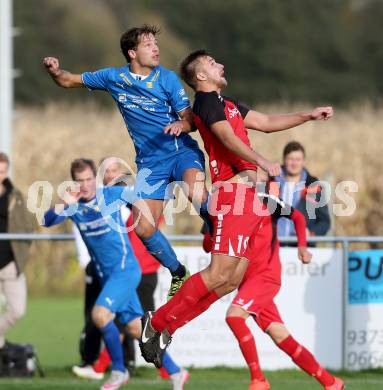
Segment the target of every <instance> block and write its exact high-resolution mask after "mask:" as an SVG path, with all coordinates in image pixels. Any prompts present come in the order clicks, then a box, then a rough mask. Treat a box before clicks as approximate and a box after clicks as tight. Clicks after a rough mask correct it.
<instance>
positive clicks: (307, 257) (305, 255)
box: [298, 246, 313, 264]
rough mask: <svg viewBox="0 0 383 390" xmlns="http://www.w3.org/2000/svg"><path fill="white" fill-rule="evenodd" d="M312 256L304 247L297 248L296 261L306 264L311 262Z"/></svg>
mask: <svg viewBox="0 0 383 390" xmlns="http://www.w3.org/2000/svg"><path fill="white" fill-rule="evenodd" d="M312 257H313V255H312V253H311V252H309V251H308V250H307V248H306V247H305V246H300V247H298V259H299V260H300V261H301V262H302V263H303V264H308V263H310V262H311V259H312Z"/></svg>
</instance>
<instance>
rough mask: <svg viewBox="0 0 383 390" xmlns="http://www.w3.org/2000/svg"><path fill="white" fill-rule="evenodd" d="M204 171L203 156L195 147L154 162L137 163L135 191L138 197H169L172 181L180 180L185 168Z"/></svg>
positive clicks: (171, 193)
mask: <svg viewBox="0 0 383 390" xmlns="http://www.w3.org/2000/svg"><path fill="white" fill-rule="evenodd" d="M191 168H195V169H198V170H200V171H201V172H205V156H204V154H203V152H202V151H201V150H199V149H196V148H185V149H184V150H183V151H181V152H179V153H177V154H175V155H173V156H170V157H169V158H166V159H164V160H163V161H157V162H155V163H143V164H139V163H138V164H137V170H138V172H137V178H136V187H135V193H136V196H137V197H138V199H161V200H164V199H170V198H172V197H173V186H172V185H171V183H172V182H174V181H176V182H177V181H182V178H183V175H184V173H185V171H186V170H187V169H191Z"/></svg>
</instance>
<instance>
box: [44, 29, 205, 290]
mask: <svg viewBox="0 0 383 390" xmlns="http://www.w3.org/2000/svg"><path fill="white" fill-rule="evenodd" d="M158 32H159V30H158V28H157V27H155V26H148V25H144V26H142V27H138V28H137V27H135V28H132V29H130V30H128V31H127V32H125V33H124V34H123V35H122V37H121V40H120V46H121V50H122V53H123V55H124V56H125V58H126V60H127V62H128V64H127V65H125V66H123V67H120V68H105V69H101V70H98V71H95V72H85V73H83V74H73V73H70V72H68V71H65V70H62V69H60V65H59V61H58V60H57V59H56V58H53V57H47V58H45V59H44V65H45V67H46V69H47V71H48V73H49V74H50V75H51V77H52V78H53V80H54V81H55V82H56V83H57V84H58V85H59V86H61V87H65V88H76V87H87V88H89V89H90V90H102V91H106V92H108V93H109V94H110V95H111V96H112V98H113V99H114V100H115V102H116V104H117V106H118V108H119V110H120V112H121V115H122V116H123V118H124V120H125V123H126V126H127V128H128V131H129V134H130V136H131V138H132V140H133V143H134V146H135V149H136V154H137V155H136V164H137V169H138V173H137V181H136V192H137V194H138V196H139V199H138V200H137V201H136V202H135V203H134V207H133V214H134V220H135V221H134V223H135V226H136V232H137V234H138V236H139V237H140V238H141V239H142V241H143V242H144V244H145V246H146V247H147V249H148V250H149V252H150V253H151V254H153V255H154V256H155V257H156V258H157V259H158V261H159V262H160V263H161V264H162V265H164V266H165V267H166V268H168V269H169V270H170V272H171V274H172V276H173V278H172V285H171V288H170V291H169V297H171V296H173V295H174V294H175V292H176V291H177V290H178V289H179V288H180V287H181V285H182V283H183V281H184V280H185V278H186V277H187V275H186V273H187V272H186V269H185V267H184V266H183V265H182V264H181V263H180V262H179V261H178V260H177V256H176V254H175V252H174V251H173V249H172V247H171V246H170V244H169V242H168V241H167V240H166V238H165V236H164V235H163V234H162V233H161V232H160V231H159V230H158V221H159V218H160V216H161V215H162V213H163V209H164V205H165V202H164V200H167V199H169V198H170V196H171V194H170V193H169V192H170V191H169V189H170V188H171V187H170V186H169V185H170V184H171V183H172V182H175V181H178V182H179V181H182V182H183V189H184V191H185V193H186V195H187V197H188V198H189V200H190V201H192V202H193V204H194V206H195V207H196V209H197V210H198V211H199V213H200V215H201V217H202V218H203V219H204V221H205V222H207V223H208V224H209V226H211V222H210V219H209V214H208V209H207V198H208V193H207V191H206V187H205V185H204V180H205V175H204V165H205V163H204V155H203V153H202V151H201V150H200V149H199V148H198V145H197V143H196V141H194V140H193V139H192V138H191V137H190V135H189V134H187V133H188V132H190V131H192V130H194V125H193V119H192V111H191V108H190V102H189V98H188V96H187V95H186V92H185V90H184V88H183V86H182V84H181V82H180V81H179V79H178V77H177V75H176V74H175V73H174V72H173V71H170V70H168V69H165V68H164V67H162V66H161V65H160V64H159V61H160V56H159V48H158V45H157V40H156V35H157V34H158ZM149 173H150V174H149Z"/></svg>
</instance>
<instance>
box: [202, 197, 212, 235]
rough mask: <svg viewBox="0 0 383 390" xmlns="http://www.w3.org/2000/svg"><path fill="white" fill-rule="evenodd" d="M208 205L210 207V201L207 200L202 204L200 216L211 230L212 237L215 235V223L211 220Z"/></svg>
mask: <svg viewBox="0 0 383 390" xmlns="http://www.w3.org/2000/svg"><path fill="white" fill-rule="evenodd" d="M208 205H209V200H205V202H203V203H202V204H201V207H200V209H199V215H200V217H201V218H202V219H203V221H204V222H205V223H206V225H207V227H208V229H209V233H210V234H211V235H212V234H213V223H212V221H211V219H210V214H209V207H208Z"/></svg>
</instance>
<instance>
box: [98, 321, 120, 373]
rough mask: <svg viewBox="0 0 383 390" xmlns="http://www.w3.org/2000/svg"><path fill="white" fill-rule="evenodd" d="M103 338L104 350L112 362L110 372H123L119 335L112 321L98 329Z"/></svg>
mask: <svg viewBox="0 0 383 390" xmlns="http://www.w3.org/2000/svg"><path fill="white" fill-rule="evenodd" d="M100 330H101V332H102V334H103V336H104V342H105V345H106V348H107V350H108V352H109V355H110V358H111V360H112V370H113V371H122V372H125V366H124V353H123V351H122V344H121V340H120V333H119V331H118V328H117V326H116V324H115V323H114V321H110V322H108V324H107V325H105V326H104V327H103V328H101V329H100Z"/></svg>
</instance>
